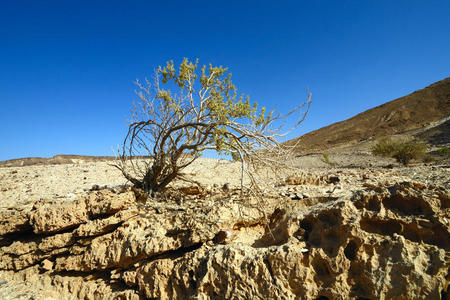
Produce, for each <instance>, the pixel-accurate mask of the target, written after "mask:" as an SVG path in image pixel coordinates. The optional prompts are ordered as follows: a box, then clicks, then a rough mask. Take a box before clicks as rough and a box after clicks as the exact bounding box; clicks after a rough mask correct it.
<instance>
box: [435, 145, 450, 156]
mask: <svg viewBox="0 0 450 300" xmlns="http://www.w3.org/2000/svg"><path fill="white" fill-rule="evenodd" d="M438 154H439V155H440V156H444V157H447V156H450V146H445V147H442V148H439V149H438Z"/></svg>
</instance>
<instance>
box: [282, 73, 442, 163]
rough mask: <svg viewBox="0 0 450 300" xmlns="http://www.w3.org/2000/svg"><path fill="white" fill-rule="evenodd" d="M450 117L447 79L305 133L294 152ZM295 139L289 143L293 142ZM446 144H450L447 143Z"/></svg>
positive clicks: (344, 143) (395, 132)
mask: <svg viewBox="0 0 450 300" xmlns="http://www.w3.org/2000/svg"><path fill="white" fill-rule="evenodd" d="M449 116H450V77H449V78H446V79H444V80H441V81H438V82H436V83H434V84H432V85H430V86H428V87H426V88H424V89H422V90H418V91H416V92H414V93H412V94H409V95H407V96H404V97H401V98H399V99H396V100H393V101H390V102H387V103H385V104H382V105H380V106H377V107H374V108H372V109H369V110H367V111H365V112H362V113H360V114H358V115H356V116H354V117H352V118H350V119H348V120H345V121H342V122H338V123H335V124H332V125H329V126H326V127H323V128H320V129H318V130H315V131H312V132H310V133H307V134H305V135H303V136H301V137H299V138H298V139H299V140H300V141H299V146H298V150H297V151H298V153H300V154H307V153H311V152H320V151H324V150H327V149H330V148H333V147H337V146H342V145H348V144H356V143H358V142H360V141H364V140H367V139H371V138H378V137H383V136H389V135H393V134H398V133H404V132H407V131H410V130H416V129H420V128H423V127H426V126H427V125H430V124H431V123H433V122H436V121H439V120H441V119H444V118H446V117H449ZM298 139H295V140H292V141H290V142H289V143H295V142H297V140H298ZM447 142H450V141H447Z"/></svg>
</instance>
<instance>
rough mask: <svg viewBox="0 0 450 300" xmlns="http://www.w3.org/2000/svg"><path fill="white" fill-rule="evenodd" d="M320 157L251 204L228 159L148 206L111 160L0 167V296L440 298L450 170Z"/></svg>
mask: <svg viewBox="0 0 450 300" xmlns="http://www.w3.org/2000/svg"><path fill="white" fill-rule="evenodd" d="M329 158H330V160H331V162H332V164H329V163H326V162H325V161H324V159H323V157H322V155H321V154H313V155H308V156H303V157H299V158H298V159H297V161H296V166H297V169H296V170H294V171H289V172H288V171H286V172H285V173H284V174H283V176H282V178H281V179H280V178H276V177H274V176H271V175H272V174H269V173H268V174H266V176H267V179H266V184H265V186H264V188H265V191H264V196H263V197H262V198H258V197H255V195H252V194H243V195H242V194H241V193H240V191H239V189H238V187H239V171H240V166H239V164H238V163H233V162H228V161H225V160H213V159H200V160H199V161H198V162H196V163H195V164H194V165H193V166H191V167H190V168H189V169H188V170H187V171H186V172H187V173H189V174H190V175H191V176H193V177H194V179H195V180H197V181H200V182H201V183H202V185H203V186H204V189H199V188H197V187H196V186H189V185H186V184H184V185H182V184H177V185H174V186H173V187H172V188H171V189H170V190H169V191H168V192H167V193H166V194H165V195H161V196H159V197H157V198H149V199H147V200H145V197H144V195H143V194H142V193H141V192H140V191H138V190H132V189H130V188H129V187H127V186H126V182H125V181H124V179H123V178H122V177H121V176H120V174H119V172H118V171H117V170H116V169H114V168H112V167H111V166H110V165H109V164H108V162H85V163H79V164H66V165H36V166H25V167H7V168H0V203H1V205H0V206H1V207H0V257H1V260H0V299H145V298H150V299H360V300H362V299H448V295H447V292H448V280H449V264H450V261H449V258H450V234H449V229H450V224H449V215H450V189H449V187H450V184H449V183H450V176H449V173H450V169H449V165H448V163H446V162H440V163H438V164H434V165H429V166H427V165H424V164H422V163H417V164H415V165H413V166H411V167H401V166H399V165H397V164H396V163H395V162H394V161H391V160H389V159H379V158H376V157H373V156H370V155H368V154H367V153H365V152H364V151H361V152H352V153H349V152H342V151H341V152H335V153H330V155H329ZM446 297H447V298H446Z"/></svg>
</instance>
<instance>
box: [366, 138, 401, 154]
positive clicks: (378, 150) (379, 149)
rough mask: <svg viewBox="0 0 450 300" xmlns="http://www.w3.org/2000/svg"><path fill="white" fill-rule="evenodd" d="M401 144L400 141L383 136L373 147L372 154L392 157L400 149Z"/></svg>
mask: <svg viewBox="0 0 450 300" xmlns="http://www.w3.org/2000/svg"><path fill="white" fill-rule="evenodd" d="M399 144H400V143H399V142H397V141H393V140H392V139H391V138H389V137H386V138H382V139H381V140H379V141H378V143H377V144H376V145H375V146H374V147H373V148H372V154H373V155H377V156H384V157H392V156H393V155H394V153H395V151H396V149H398V147H399Z"/></svg>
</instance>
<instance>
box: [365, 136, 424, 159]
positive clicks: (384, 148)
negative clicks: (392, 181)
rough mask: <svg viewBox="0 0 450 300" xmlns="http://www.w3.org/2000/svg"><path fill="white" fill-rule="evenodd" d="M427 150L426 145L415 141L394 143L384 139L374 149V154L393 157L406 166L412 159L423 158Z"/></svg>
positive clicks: (389, 139)
mask: <svg viewBox="0 0 450 300" xmlns="http://www.w3.org/2000/svg"><path fill="white" fill-rule="evenodd" d="M426 149H427V147H426V145H425V144H424V143H421V142H418V141H415V140H397V141H394V140H393V139H392V138H383V139H381V140H380V141H379V142H378V143H377V144H376V145H375V146H374V147H373V148H372V154H374V155H378V156H384V157H393V158H395V159H396V160H397V161H398V162H399V163H401V164H403V165H405V166H406V165H408V164H409V162H410V161H411V160H412V159H418V158H420V157H423V156H424V155H425V152H426Z"/></svg>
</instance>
